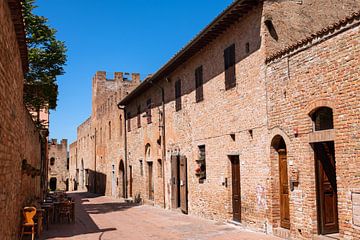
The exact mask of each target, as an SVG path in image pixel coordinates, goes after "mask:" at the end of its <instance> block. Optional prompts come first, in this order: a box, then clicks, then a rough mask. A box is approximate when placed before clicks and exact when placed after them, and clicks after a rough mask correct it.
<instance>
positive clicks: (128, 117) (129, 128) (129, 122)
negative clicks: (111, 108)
mask: <svg viewBox="0 0 360 240" xmlns="http://www.w3.org/2000/svg"><path fill="white" fill-rule="evenodd" d="M130 117H131V113H130V112H127V113H126V119H127V130H128V132H130V131H131V121H130V120H131V119H130Z"/></svg>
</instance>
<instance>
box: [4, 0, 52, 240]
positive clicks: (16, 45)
mask: <svg viewBox="0 0 360 240" xmlns="http://www.w3.org/2000/svg"><path fill="white" fill-rule="evenodd" d="M0 22H1V24H0V56H1V58H0V102H1V104H0V113H1V114H0V182H1V187H0V238H1V239H4V240H8V239H9V240H12V239H18V236H19V232H20V226H21V225H20V224H21V215H20V210H21V208H22V207H23V206H25V205H26V204H27V203H29V202H30V201H31V200H35V199H36V198H38V197H41V193H42V190H43V189H44V188H45V185H46V182H45V181H46V179H45V178H44V174H46V169H45V165H46V161H45V160H46V159H45V158H46V156H45V155H44V154H45V153H46V150H45V146H46V145H45V144H46V141H45V139H43V138H42V137H41V136H40V133H39V131H38V130H37V128H36V127H35V124H34V122H33V120H32V117H31V115H30V114H29V112H28V111H27V109H26V108H25V106H24V104H23V83H24V75H23V71H24V70H26V69H27V61H26V59H27V52H26V46H25V45H24V44H25V37H24V32H23V31H24V29H23V22H22V17H21V6H20V2H19V1H15V0H11V1H10V0H9V1H1V2H0ZM41 144H43V146H41ZM42 150H43V154H41V151H42ZM25 167H26V168H25ZM30 170H31V171H30ZM35 170H36V171H35ZM40 174H41V175H43V178H42V180H41V177H40V176H39V175H40Z"/></svg>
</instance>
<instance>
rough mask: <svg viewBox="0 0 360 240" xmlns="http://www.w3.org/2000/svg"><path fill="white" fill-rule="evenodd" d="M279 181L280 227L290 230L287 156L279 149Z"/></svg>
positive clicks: (284, 151) (283, 150)
mask: <svg viewBox="0 0 360 240" xmlns="http://www.w3.org/2000/svg"><path fill="white" fill-rule="evenodd" d="M278 153H279V178H280V179H279V180H280V226H281V227H282V228H286V229H290V206H289V180H288V170H287V154H286V150H285V149H279V150H278Z"/></svg>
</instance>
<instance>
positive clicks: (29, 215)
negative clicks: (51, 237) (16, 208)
mask: <svg viewBox="0 0 360 240" xmlns="http://www.w3.org/2000/svg"><path fill="white" fill-rule="evenodd" d="M35 214H36V208H35V207H24V209H23V217H24V222H23V225H22V229H21V239H22V238H23V236H24V234H26V235H30V234H31V239H32V240H34V239H35V225H36V224H35V222H34V219H33V218H34V216H35ZM30 228H31V232H30V231H29V230H26V229H30Z"/></svg>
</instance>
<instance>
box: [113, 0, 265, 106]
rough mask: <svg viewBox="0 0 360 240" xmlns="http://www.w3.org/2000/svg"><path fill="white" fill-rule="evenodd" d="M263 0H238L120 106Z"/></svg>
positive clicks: (170, 70)
mask: <svg viewBox="0 0 360 240" xmlns="http://www.w3.org/2000/svg"><path fill="white" fill-rule="evenodd" d="M260 2H262V0H237V1H234V2H233V3H232V4H231V5H230V6H229V7H228V8H226V9H225V10H224V11H223V12H222V13H221V14H220V15H219V16H218V17H216V18H215V19H214V20H213V21H212V22H211V23H210V24H209V25H207V26H206V27H205V28H204V29H203V30H202V31H201V32H200V33H199V34H198V35H196V37H195V38H194V39H192V40H191V41H190V42H189V43H188V44H187V45H186V46H185V47H184V48H182V49H181V50H180V51H179V52H178V53H177V54H175V56H174V57H172V58H171V59H170V60H169V61H168V62H167V63H166V64H165V65H164V66H163V67H161V68H160V69H159V70H158V71H157V72H156V73H155V74H154V75H152V76H151V77H149V78H147V79H145V80H144V81H143V82H142V83H141V84H140V85H139V86H138V87H137V88H135V89H134V90H133V91H132V92H130V94H128V95H127V96H126V97H125V98H123V99H122V100H121V101H120V102H119V104H118V105H127V104H128V103H129V102H130V101H131V100H132V99H133V98H135V97H137V96H138V95H140V94H141V93H142V92H143V91H144V90H146V89H148V88H149V87H151V86H152V83H155V82H157V81H159V80H161V79H165V78H166V77H167V76H169V75H170V74H171V72H173V71H174V70H175V69H176V68H177V67H178V66H180V65H181V64H183V63H184V62H185V61H187V60H188V59H190V58H191V57H192V56H194V55H195V54H196V53H197V52H198V51H199V50H201V49H202V48H204V47H205V46H207V45H208V44H209V43H210V42H212V41H213V40H215V39H216V38H217V37H219V36H220V35H221V34H222V33H223V32H225V31H226V30H227V29H228V28H229V27H230V26H231V25H233V24H234V23H235V22H236V21H238V20H239V19H241V18H242V17H243V16H245V15H246V14H247V13H248V12H249V11H250V10H251V9H252V8H253V7H254V6H256V5H257V4H259V3H260Z"/></svg>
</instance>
